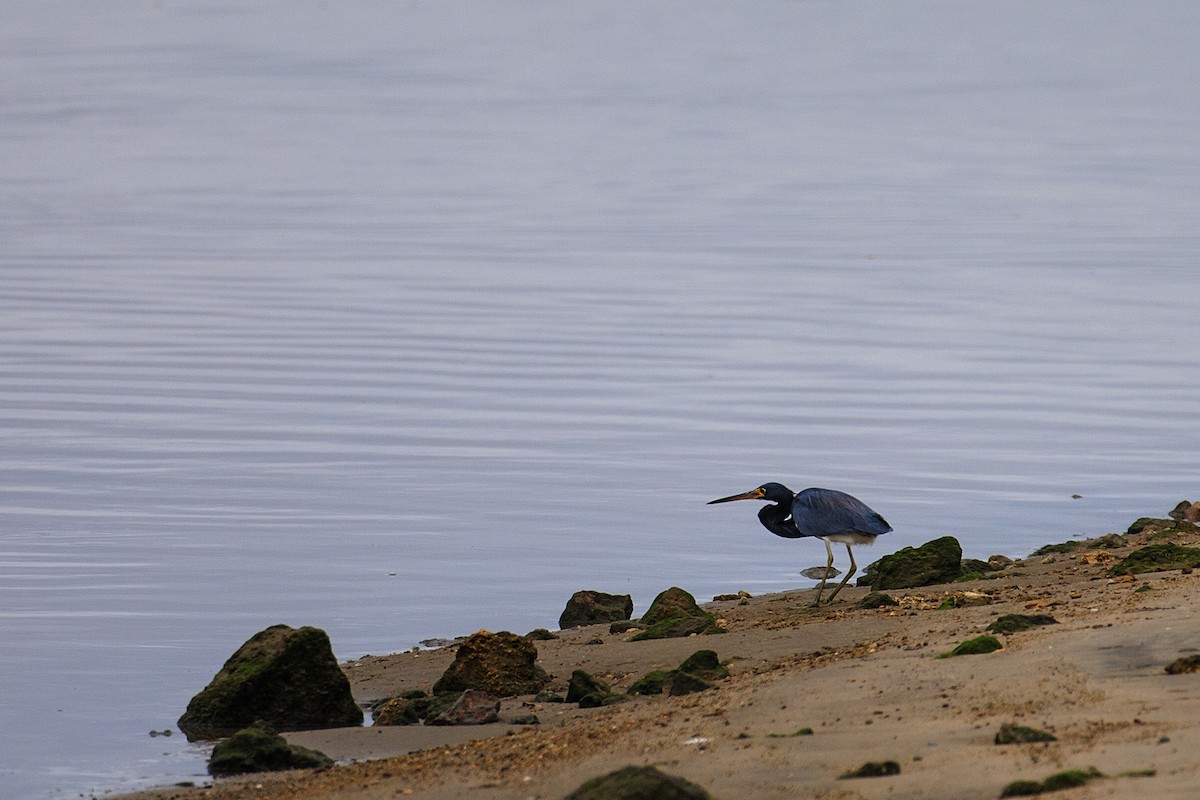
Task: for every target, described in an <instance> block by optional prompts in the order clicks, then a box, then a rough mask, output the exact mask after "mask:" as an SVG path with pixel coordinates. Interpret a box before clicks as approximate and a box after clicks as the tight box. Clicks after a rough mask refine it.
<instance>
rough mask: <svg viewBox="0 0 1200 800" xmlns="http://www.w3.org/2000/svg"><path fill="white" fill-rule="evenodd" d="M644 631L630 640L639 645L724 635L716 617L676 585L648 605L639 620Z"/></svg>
mask: <svg viewBox="0 0 1200 800" xmlns="http://www.w3.org/2000/svg"><path fill="white" fill-rule="evenodd" d="M638 624H639V626H640V627H642V628H644V629H645V630H643V631H642V632H641V633H639V634H636V635H635V636H634V637H633V641H635V642H640V641H645V640H647V639H672V638H676V637H680V636H691V635H692V634H694V633H695V634H701V633H724V629H722V628H721V627H720V626H719V625H717V618H716V617H714V616H713V615H712V614H710V613H708V612H707V611H705V610H704V609H702V608H700V606H698V605H696V598H694V597H692V596H691V595H690V594H688V593H687V592H686V591H684V590H683V589H680V588H679V587H678V586H672V587H671V588H670V589H667V590H666V591H665V592H662V593H660V594H659V595H658V597H656V598H654V602H653V603H651V604H650V609H649V610H648V611H647V612H646V614H645V616H643V617H642V618H641V620H640V621H639V623H638Z"/></svg>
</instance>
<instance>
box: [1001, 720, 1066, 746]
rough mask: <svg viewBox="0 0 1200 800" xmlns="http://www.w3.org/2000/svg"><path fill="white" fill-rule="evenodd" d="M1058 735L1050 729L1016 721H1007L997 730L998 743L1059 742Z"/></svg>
mask: <svg viewBox="0 0 1200 800" xmlns="http://www.w3.org/2000/svg"><path fill="white" fill-rule="evenodd" d="M1057 741H1058V737H1057V736H1055V735H1054V734H1053V733H1050V732H1049V731H1043V730H1038V729H1037V728H1029V727H1026V726H1024V725H1018V724H1016V723H1015V722H1005V723H1004V724H1003V725H1001V726H1000V730H999V731H997V732H996V738H995V742H996V744H1031V743H1034V742H1057Z"/></svg>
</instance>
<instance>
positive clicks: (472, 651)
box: [433, 631, 550, 697]
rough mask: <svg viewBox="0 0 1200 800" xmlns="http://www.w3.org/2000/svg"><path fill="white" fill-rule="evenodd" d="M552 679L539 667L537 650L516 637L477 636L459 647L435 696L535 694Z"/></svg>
mask: <svg viewBox="0 0 1200 800" xmlns="http://www.w3.org/2000/svg"><path fill="white" fill-rule="evenodd" d="M549 682H550V676H549V675H547V674H546V671H545V670H543V669H542V668H541V667H539V666H538V665H537V647H535V646H534V644H533V642H531V641H529V640H528V639H526V638H524V637H523V636H517V635H516V634H515V633H509V632H508V631H500V632H499V633H490V632H488V631H479V632H478V633H473V634H471V635H470V636H468V637H467V638H466V640H465V641H463V643H462V644H460V645H459V646H458V650H457V652H455V654H454V663H453V664H451V665H450V666H449V667H447V669H446V671H445V672H444V673H443V674H442V677H440V678H438V681H437V683H435V684H434V685H433V692H434V694H443V693H445V692H462V691H465V690H467V689H478V690H479V691H482V692H487V693H488V694H493V695H496V696H497V697H512V696H513V695H518V694H534V693H536V692H539V691H541V690H542V689H543V688H545V686H546V684H547V683H549Z"/></svg>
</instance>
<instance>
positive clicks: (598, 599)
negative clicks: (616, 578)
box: [558, 589, 633, 630]
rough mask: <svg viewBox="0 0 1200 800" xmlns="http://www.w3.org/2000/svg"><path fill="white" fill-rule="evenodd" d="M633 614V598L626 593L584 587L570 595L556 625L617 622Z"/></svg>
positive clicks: (570, 625)
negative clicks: (607, 592)
mask: <svg viewBox="0 0 1200 800" xmlns="http://www.w3.org/2000/svg"><path fill="white" fill-rule="evenodd" d="M631 616H633V598H632V597H631V596H629V595H627V594H605V593H604V592H597V591H592V590H590V589H584V590H583V591H579V592H576V593H575V594H573V595H571V599H570V600H568V601H567V607H566V608H564V609H563V612H562V614H561V615H560V616H559V618H558V627H559V628H560V629H563V630H566V629H567V628H577V627H579V626H580V625H595V624H597V623H601V622H617V621H619V620H624V619H629V618H630V617H631Z"/></svg>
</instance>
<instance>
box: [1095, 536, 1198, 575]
mask: <svg viewBox="0 0 1200 800" xmlns="http://www.w3.org/2000/svg"><path fill="white" fill-rule="evenodd" d="M1188 567H1191V568H1195V567H1200V548H1196V547H1183V546H1181V545H1177V544H1171V543H1169V542H1168V543H1164V544H1150V545H1146V546H1145V547H1139V548H1138V549H1137V550H1134V551H1133V552H1132V553H1130V554H1129V555H1128V556H1126V557H1125V558H1123V559H1121V561H1119V562H1118V563H1117V564H1116V565H1115V566H1113V568H1112V569H1110V570H1109V571H1108V572H1107V575H1109V577H1112V576H1114V575H1134V574H1137V573H1141V572H1162V571H1164V570H1169V569H1185V568H1188Z"/></svg>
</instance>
